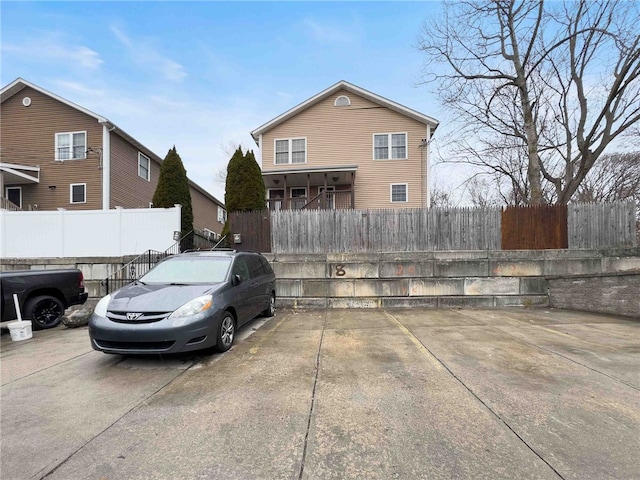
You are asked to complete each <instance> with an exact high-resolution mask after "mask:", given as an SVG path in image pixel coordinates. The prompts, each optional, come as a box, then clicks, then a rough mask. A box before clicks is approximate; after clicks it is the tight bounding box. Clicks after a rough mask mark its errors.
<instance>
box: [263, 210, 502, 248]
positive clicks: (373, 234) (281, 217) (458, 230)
mask: <svg viewBox="0 0 640 480" xmlns="http://www.w3.org/2000/svg"><path fill="white" fill-rule="evenodd" d="M271 232H272V238H271V247H272V252H273V253H325V252H393V251H403V252H419V251H425V250H487V249H498V248H500V210H499V209H495V208H489V209H487V208H461V209H439V208H434V209H429V210H421V209H404V210H364V211H361V210H313V211H300V210H281V211H279V212H272V215H271Z"/></svg>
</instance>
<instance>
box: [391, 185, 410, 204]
mask: <svg viewBox="0 0 640 480" xmlns="http://www.w3.org/2000/svg"><path fill="white" fill-rule="evenodd" d="M397 185H404V190H405V195H406V199H405V200H404V201H403V202H399V201H398V200H395V201H394V200H393V187H394V186H397ZM389 201H390V202H391V203H409V184H408V183H392V184H390V185H389Z"/></svg>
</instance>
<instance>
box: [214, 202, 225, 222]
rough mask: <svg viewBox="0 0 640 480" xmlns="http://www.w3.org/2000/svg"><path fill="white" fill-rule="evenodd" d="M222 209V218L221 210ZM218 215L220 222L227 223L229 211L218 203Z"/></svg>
mask: <svg viewBox="0 0 640 480" xmlns="http://www.w3.org/2000/svg"><path fill="white" fill-rule="evenodd" d="M221 211H222V220H221V219H220V212H221ZM216 217H217V220H218V223H225V222H226V221H227V211H226V210H225V209H224V208H222V207H221V206H220V205H218V210H217V212H216Z"/></svg>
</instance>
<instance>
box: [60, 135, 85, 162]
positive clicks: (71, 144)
mask: <svg viewBox="0 0 640 480" xmlns="http://www.w3.org/2000/svg"><path fill="white" fill-rule="evenodd" d="M75 133H84V150H83V156H82V157H79V158H58V148H59V147H58V135H70V136H71V142H70V144H69V148H70V149H71V154H72V155H73V135H74V134H75ZM54 138H55V145H56V147H55V151H54V152H53V156H54V159H55V161H56V162H66V161H70V160H84V159H86V158H87V131H86V130H84V131H82V130H79V131H77V132H56V133H55V134H54Z"/></svg>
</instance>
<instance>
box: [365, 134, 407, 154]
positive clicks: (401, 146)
mask: <svg viewBox="0 0 640 480" xmlns="http://www.w3.org/2000/svg"><path fill="white" fill-rule="evenodd" d="M405 158H407V134H406V133H377V134H375V135H374V136H373V159H374V160H398V159H405Z"/></svg>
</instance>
